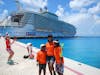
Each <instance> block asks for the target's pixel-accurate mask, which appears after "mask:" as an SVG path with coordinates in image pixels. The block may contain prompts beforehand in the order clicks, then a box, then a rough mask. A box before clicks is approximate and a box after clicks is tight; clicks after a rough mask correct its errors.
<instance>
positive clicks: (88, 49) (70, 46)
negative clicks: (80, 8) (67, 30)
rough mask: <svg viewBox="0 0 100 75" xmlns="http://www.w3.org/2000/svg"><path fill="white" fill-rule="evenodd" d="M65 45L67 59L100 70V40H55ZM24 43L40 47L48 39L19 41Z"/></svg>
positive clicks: (89, 38)
mask: <svg viewBox="0 0 100 75" xmlns="http://www.w3.org/2000/svg"><path fill="white" fill-rule="evenodd" d="M55 39H56V40H59V41H60V43H64V48H63V55H64V56H65V57H67V58H70V59H73V60H76V61H79V62H82V63H85V64H88V65H91V66H94V67H96V68H100V38H98V37H97V38H95V37H88V38H85V37H84V38H55ZM18 41H20V42H23V43H25V44H26V43H28V42H31V43H32V44H33V46H35V47H38V48H39V47H40V44H42V43H46V42H47V38H33V39H18Z"/></svg>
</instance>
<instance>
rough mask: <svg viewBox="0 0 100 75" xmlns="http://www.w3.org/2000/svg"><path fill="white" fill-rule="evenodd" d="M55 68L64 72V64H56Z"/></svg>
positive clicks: (59, 71)
mask: <svg viewBox="0 0 100 75" xmlns="http://www.w3.org/2000/svg"><path fill="white" fill-rule="evenodd" d="M55 69H56V71H57V72H58V73H61V74H63V72H64V64H62V65H61V64H56V66H55Z"/></svg>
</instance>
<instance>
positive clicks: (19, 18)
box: [11, 14, 23, 22]
mask: <svg viewBox="0 0 100 75" xmlns="http://www.w3.org/2000/svg"><path fill="white" fill-rule="evenodd" d="M22 17H23V15H19V14H18V15H14V16H12V18H11V21H12V22H20V21H21V18H22Z"/></svg>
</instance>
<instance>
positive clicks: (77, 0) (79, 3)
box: [69, 0, 95, 9]
mask: <svg viewBox="0 0 100 75" xmlns="http://www.w3.org/2000/svg"><path fill="white" fill-rule="evenodd" d="M94 2H95V0H71V1H70V3H69V5H70V7H71V8H72V9H81V8H83V7H87V6H89V5H91V4H92V3H94Z"/></svg>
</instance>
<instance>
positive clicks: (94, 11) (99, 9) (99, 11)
mask: <svg viewBox="0 0 100 75" xmlns="http://www.w3.org/2000/svg"><path fill="white" fill-rule="evenodd" d="M88 12H89V13H91V14H100V2H99V3H97V5H96V6H94V7H92V8H89V10H88Z"/></svg>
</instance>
